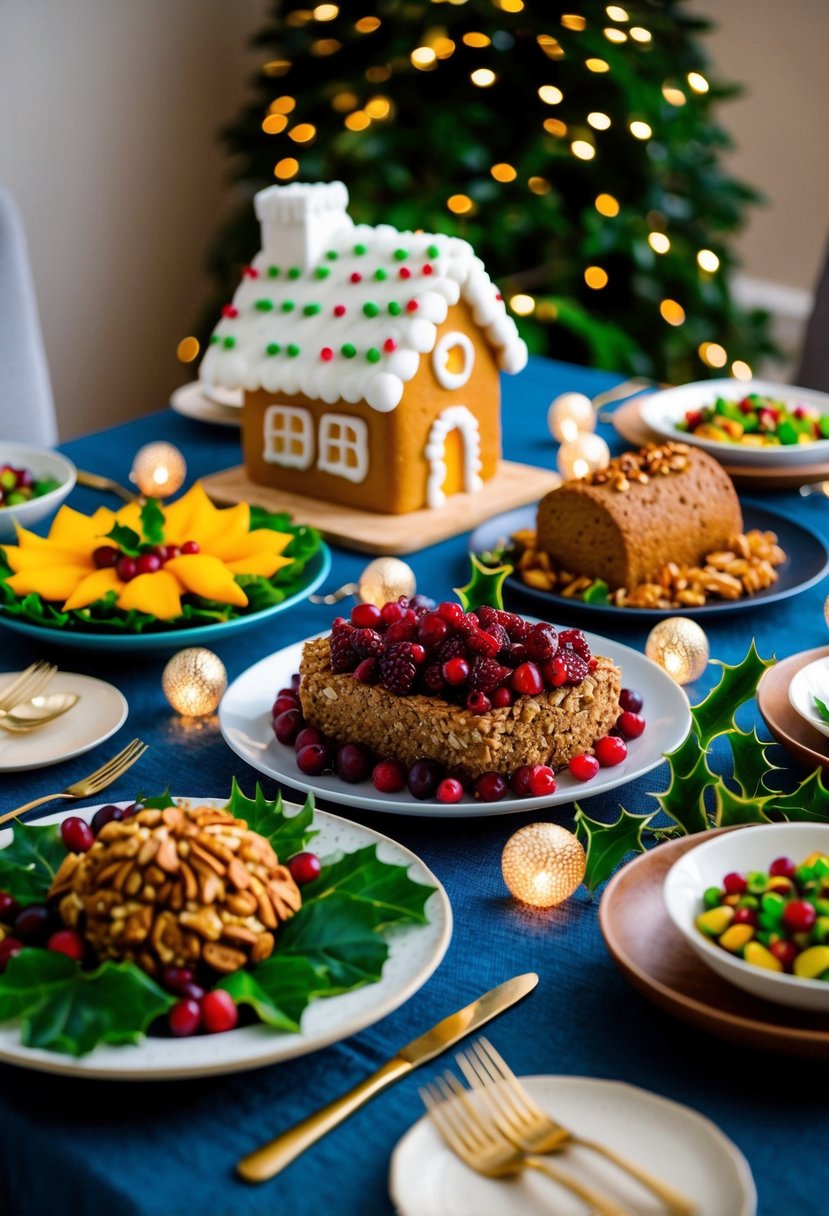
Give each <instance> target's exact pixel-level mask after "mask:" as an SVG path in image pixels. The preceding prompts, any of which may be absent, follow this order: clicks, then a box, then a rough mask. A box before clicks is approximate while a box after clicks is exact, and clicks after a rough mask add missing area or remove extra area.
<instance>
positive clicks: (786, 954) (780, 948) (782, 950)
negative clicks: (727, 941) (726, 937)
mask: <svg viewBox="0 0 829 1216" xmlns="http://www.w3.org/2000/svg"><path fill="white" fill-rule="evenodd" d="M733 923H734V922H733V921H732V924H733ZM769 950H770V951H771V953H772V954H773V955H774V957H775V958H776V959H777V961H778V962H779V963H782V964H783V967H784V969H785V970H786V971H791V969H792V967H793V966H794V960H795V959H796V958H797V956H798V953H799V951H798V949H797V943H796V942H793V941H787V940H786V939H785V938H782V937H781V938H779V939H778V940H777V941H776V942H772V944H771V945H770V946H769Z"/></svg>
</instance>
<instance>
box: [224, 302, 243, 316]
mask: <svg viewBox="0 0 829 1216" xmlns="http://www.w3.org/2000/svg"><path fill="white" fill-rule="evenodd" d="M238 315H239V309H238V308H234V306H233V305H232V304H225V306H224V308H223V309H222V316H223V317H238Z"/></svg>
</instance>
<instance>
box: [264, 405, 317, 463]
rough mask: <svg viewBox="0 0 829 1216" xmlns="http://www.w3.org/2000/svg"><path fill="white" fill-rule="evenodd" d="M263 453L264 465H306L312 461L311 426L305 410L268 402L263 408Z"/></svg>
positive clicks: (308, 415) (311, 422) (312, 431)
mask: <svg viewBox="0 0 829 1216" xmlns="http://www.w3.org/2000/svg"><path fill="white" fill-rule="evenodd" d="M263 455H264V458H265V460H266V461H267V463H268V464H282V465H286V466H288V467H289V468H293V469H307V468H309V467H310V465H311V464H312V463H313V460H314V427H313V421H312V419H311V415H310V413H309V411H308V410H300V409H296V408H294V407H293V406H289V405H269V406H268V408H267V410H266V411H265V449H264V453H263Z"/></svg>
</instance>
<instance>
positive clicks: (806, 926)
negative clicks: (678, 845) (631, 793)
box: [14, 899, 817, 933]
mask: <svg viewBox="0 0 829 1216" xmlns="http://www.w3.org/2000/svg"><path fill="white" fill-rule="evenodd" d="M816 919H817V912H816V910H815V907H814V905H813V904H810V903H807V902H806V900H805V899H792V900H790V901H789V902H788V903H787V904H786V906H785V908H784V909H783V924H784V925H785V927H786V928H787V929H788V931H789V933H808V932H809V930H810V929H811V927H812V925H813V924H814V923H815V921H816ZM14 924H15V928H17V921H15V922H14Z"/></svg>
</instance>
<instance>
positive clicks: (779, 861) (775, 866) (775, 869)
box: [769, 857, 797, 878]
mask: <svg viewBox="0 0 829 1216" xmlns="http://www.w3.org/2000/svg"><path fill="white" fill-rule="evenodd" d="M796 869H797V866H796V865H795V864H794V862H793V861H792V859H791V857H775V859H774V861H773V862H772V863H771V865H770V866H769V875H770V876H771V877H772V878H794V873H795V870H796Z"/></svg>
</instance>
